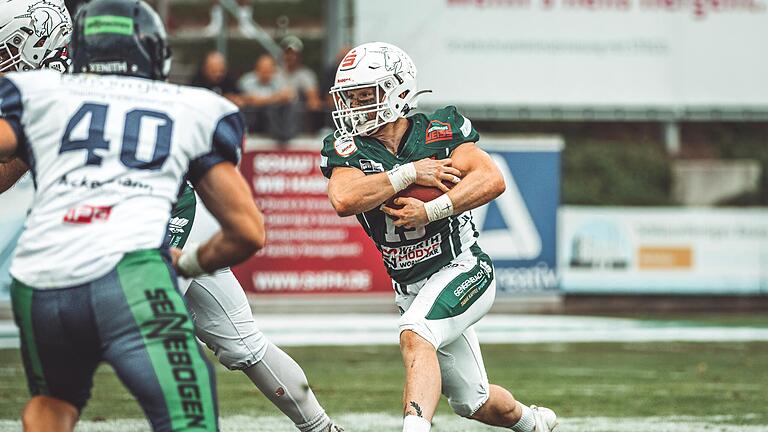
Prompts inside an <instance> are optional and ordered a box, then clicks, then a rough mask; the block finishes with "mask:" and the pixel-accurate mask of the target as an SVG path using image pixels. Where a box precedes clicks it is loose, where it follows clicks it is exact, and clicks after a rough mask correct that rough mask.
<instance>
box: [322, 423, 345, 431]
mask: <svg viewBox="0 0 768 432" xmlns="http://www.w3.org/2000/svg"><path fill="white" fill-rule="evenodd" d="M325 431H326V432H344V428H343V427H341V426H339V425H337V424H336V423H331V424H330V425H328V429H326V430H325Z"/></svg>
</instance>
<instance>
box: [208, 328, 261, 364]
mask: <svg viewBox="0 0 768 432" xmlns="http://www.w3.org/2000/svg"><path fill="white" fill-rule="evenodd" d="M209 346H211V349H213V352H214V353H215V354H216V357H217V358H218V359H219V363H221V364H222V365H224V367H226V368H227V369H229V370H243V369H248V368H249V367H251V366H253V365H255V364H256V363H258V362H260V361H261V359H263V358H264V353H265V352H266V350H267V343H266V338H264V336H263V335H261V334H260V333H259V336H258V337H255V336H254V337H250V338H243V339H237V340H217V341H216V342H214V344H213V345H209Z"/></svg>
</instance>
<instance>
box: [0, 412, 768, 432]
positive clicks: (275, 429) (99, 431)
mask: <svg viewBox="0 0 768 432" xmlns="http://www.w3.org/2000/svg"><path fill="white" fill-rule="evenodd" d="M749 417H750V415H744V416H741V417H738V418H737V417H735V416H710V417H690V416H682V417H637V418H635V417H617V418H608V417H577V418H568V419H563V420H562V422H561V425H560V427H559V428H558V429H556V432H640V431H654V432H702V431H711V432H768V426H761V425H751V426H749V425H739V424H738V419H739V418H741V419H744V418H749ZM338 421H339V422H340V423H341V424H342V425H344V426H345V427H346V430H347V431H348V432H386V431H400V430H401V429H402V419H401V418H400V416H398V415H391V414H377V413H362V414H348V415H343V416H340V417H338ZM20 426H21V425H20V424H19V422H15V421H7V420H6V421H0V432H6V431H8V432H11V431H14V432H15V431H18V430H20ZM221 426H222V431H223V432H258V431H265V432H266V431H269V432H283V431H284V432H294V431H295V430H296V429H295V428H294V427H293V425H292V424H291V423H290V421H288V420H287V419H285V418H283V417H255V416H254V417H251V416H242V415H240V416H233V417H225V418H223V419H222V420H221ZM432 430H433V431H434V432H490V431H499V430H501V429H497V428H491V427H487V426H482V425H479V424H478V423H476V422H473V421H470V420H466V419H463V418H460V417H458V416H441V417H437V418H436V420H435V421H434V424H433V427H432ZM76 431H77V432H143V431H149V427H148V426H147V423H146V421H144V420H136V419H125V420H113V421H102V422H89V421H82V422H80V423H79V425H78V427H77V428H76Z"/></svg>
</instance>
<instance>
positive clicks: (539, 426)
mask: <svg viewBox="0 0 768 432" xmlns="http://www.w3.org/2000/svg"><path fill="white" fill-rule="evenodd" d="M531 410H533V418H534V419H535V420H536V427H535V428H534V429H533V430H534V432H552V431H554V430H555V428H556V427H557V425H558V424H559V423H558V421H557V415H555V412H554V411H552V410H551V409H549V408H544V407H539V406H536V405H531Z"/></svg>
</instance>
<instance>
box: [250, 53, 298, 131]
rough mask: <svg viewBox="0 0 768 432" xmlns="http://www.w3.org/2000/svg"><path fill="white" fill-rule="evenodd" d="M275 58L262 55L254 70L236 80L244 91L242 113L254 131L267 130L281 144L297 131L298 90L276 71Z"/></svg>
mask: <svg viewBox="0 0 768 432" xmlns="http://www.w3.org/2000/svg"><path fill="white" fill-rule="evenodd" d="M277 72H278V71H277V64H276V63H275V59H274V58H273V57H272V56H270V55H268V54H263V55H261V56H260V57H259V58H258V59H257V60H256V63H255V65H254V69H253V71H251V72H248V73H246V74H245V75H243V76H242V77H240V80H239V81H238V82H237V86H238V88H239V89H240V91H241V92H242V95H241V97H242V101H243V114H244V115H245V119H246V122H247V123H248V126H249V129H250V130H251V132H257V133H267V134H268V135H270V136H271V137H272V138H274V139H275V140H276V141H277V142H278V144H285V143H286V142H287V141H289V140H290V139H291V138H293V137H295V136H296V135H297V134H298V131H299V129H298V127H297V126H298V125H297V124H296V123H297V122H296V121H295V118H296V112H295V111H296V104H295V103H294V100H295V98H296V94H295V93H294V91H293V90H292V89H291V87H290V86H289V85H288V84H287V83H286V81H285V79H284V78H283V77H282V76H281V75H280V74H278V73H277Z"/></svg>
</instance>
